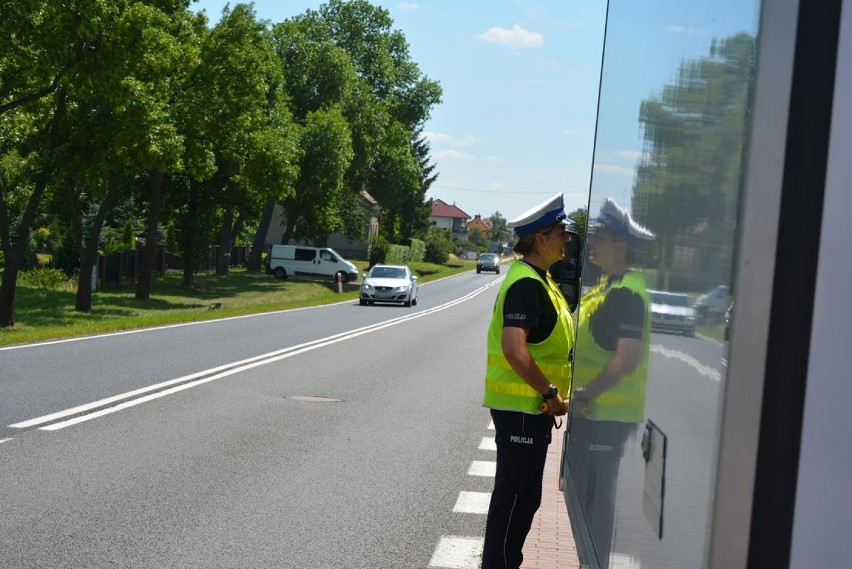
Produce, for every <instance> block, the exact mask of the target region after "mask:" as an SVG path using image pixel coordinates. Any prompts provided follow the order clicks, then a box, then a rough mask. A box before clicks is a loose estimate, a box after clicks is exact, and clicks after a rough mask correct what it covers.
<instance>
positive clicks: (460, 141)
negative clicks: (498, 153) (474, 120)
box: [423, 131, 482, 146]
mask: <svg viewBox="0 0 852 569" xmlns="http://www.w3.org/2000/svg"><path fill="white" fill-rule="evenodd" d="M423 136H425V137H426V138H427V139H429V142H433V143H437V144H452V145H454V146H474V145H476V144H479V143H480V142H482V139H481V138H479V137H477V136H476V135H473V134H470V133H465V134H463V135H461V136H453V135H452V134H447V133H446V132H430V131H424V132H423Z"/></svg>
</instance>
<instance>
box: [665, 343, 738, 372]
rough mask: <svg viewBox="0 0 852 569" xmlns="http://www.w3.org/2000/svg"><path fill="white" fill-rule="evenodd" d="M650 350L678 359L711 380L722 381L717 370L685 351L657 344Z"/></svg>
mask: <svg viewBox="0 0 852 569" xmlns="http://www.w3.org/2000/svg"><path fill="white" fill-rule="evenodd" d="M651 352H653V353H655V354H659V355H661V356H664V357H667V358H672V359H675V360H680V361H682V362H683V363H685V364H687V365H688V366H690V367H692V368H693V369H695V371H697V372H698V373H699V374H701V375H703V376H704V377H709V378H710V379H712V380H713V381H722V374H721V373H719V370H717V369H715V368H712V367H710V366H706V365H704V364H702V363H699V361H698V360H696V359H695V358H693V357H692V356H690V355H689V354H687V353H684V352H681V351H680V350H670V349H668V348H664V347H663V346H661V345H659V344H654V345H652V346H651Z"/></svg>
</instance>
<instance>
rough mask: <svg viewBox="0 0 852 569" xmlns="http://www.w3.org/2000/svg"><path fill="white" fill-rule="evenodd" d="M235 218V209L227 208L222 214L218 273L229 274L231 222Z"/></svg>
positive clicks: (231, 240)
mask: <svg viewBox="0 0 852 569" xmlns="http://www.w3.org/2000/svg"><path fill="white" fill-rule="evenodd" d="M233 220H234V210H233V209H232V208H230V207H229V208H226V209H225V213H224V215H222V226H221V228H220V230H219V251H218V252H217V253H216V275H217V276H220V277H224V276H228V267H229V266H230V264H231V245H232V244H233V239H232V236H231V223H232V222H233Z"/></svg>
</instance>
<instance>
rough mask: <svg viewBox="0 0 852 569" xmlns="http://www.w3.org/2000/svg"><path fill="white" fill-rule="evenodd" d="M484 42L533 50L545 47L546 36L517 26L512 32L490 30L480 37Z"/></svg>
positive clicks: (496, 29) (504, 29)
mask: <svg viewBox="0 0 852 569" xmlns="http://www.w3.org/2000/svg"><path fill="white" fill-rule="evenodd" d="M478 38H479V39H481V40H482V41H486V42H489V43H497V44H500V45H502V46H505V47H509V48H533V47H541V46H543V45H544V36H543V35H541V34H540V33H538V32H531V31H529V30H526V29H524V28H523V27H521V26H519V25H518V24H515V25H514V26H512V29H511V30H507V29H506V28H501V27H499V26H498V27H495V28H489V29H488V30H486V31H485V32H484V33H482V34H480V35H479V36H478Z"/></svg>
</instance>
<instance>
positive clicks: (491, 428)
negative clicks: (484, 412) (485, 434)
mask: <svg viewBox="0 0 852 569" xmlns="http://www.w3.org/2000/svg"><path fill="white" fill-rule="evenodd" d="M488 430H489V431H493V430H494V421H491V422H490V423H488Z"/></svg>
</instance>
